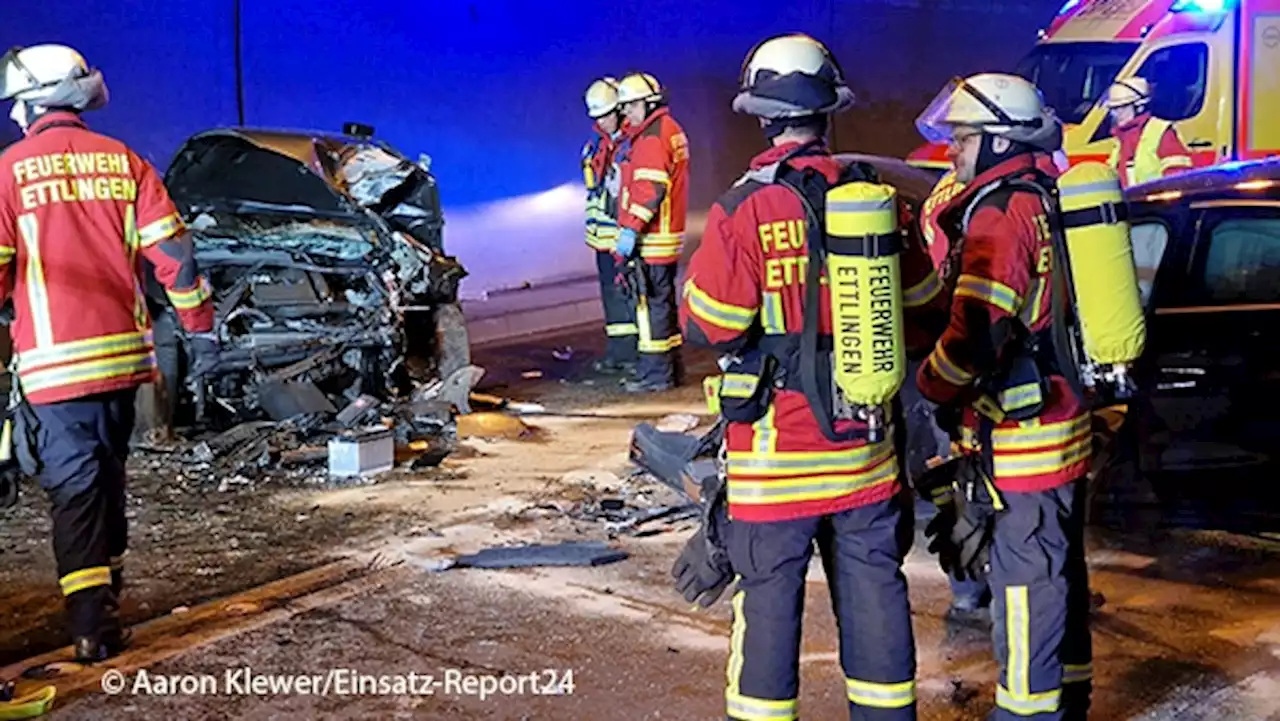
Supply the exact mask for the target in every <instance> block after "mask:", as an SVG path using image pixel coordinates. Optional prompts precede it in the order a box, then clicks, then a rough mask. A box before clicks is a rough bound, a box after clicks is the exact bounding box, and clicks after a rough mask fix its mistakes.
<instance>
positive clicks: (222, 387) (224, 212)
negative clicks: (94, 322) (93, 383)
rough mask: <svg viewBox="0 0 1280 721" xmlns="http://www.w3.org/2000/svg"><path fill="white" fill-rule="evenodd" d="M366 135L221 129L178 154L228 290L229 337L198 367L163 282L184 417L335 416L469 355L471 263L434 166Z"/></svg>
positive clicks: (218, 283) (218, 311)
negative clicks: (465, 287)
mask: <svg viewBox="0 0 1280 721" xmlns="http://www.w3.org/2000/svg"><path fill="white" fill-rule="evenodd" d="M360 141H361V139H358V138H355V139H353V138H346V137H339V138H333V137H328V136H306V135H295V134H280V133H257V132H256V131H211V132H210V133H206V134H202V135H199V136H196V137H194V138H192V139H191V140H189V141H188V143H187V145H186V146H184V150H183V151H182V152H180V153H179V156H178V158H176V159H175V161H174V163H173V165H172V166H171V167H170V171H169V173H168V174H167V175H166V183H167V184H168V185H169V186H170V190H171V193H172V194H173V195H174V198H175V200H176V201H178V202H179V205H180V207H181V208H182V210H183V216H184V220H185V221H186V224H187V227H188V229H189V230H190V231H191V233H192V236H193V239H194V242H195V248H196V259H197V261H198V263H199V266H200V269H201V271H202V273H204V274H205V275H206V276H207V277H208V280H209V282H210V285H211V286H212V288H213V293H214V305H215V321H214V332H215V333H216V334H217V336H218V339H219V342H220V346H221V350H220V354H219V362H218V365H217V367H216V369H215V371H214V372H213V373H212V374H210V375H207V376H205V377H204V378H203V379H202V380H201V381H200V382H192V379H189V378H187V377H186V372H187V368H186V365H187V364H186V358H187V357H189V355H188V354H187V353H186V352H185V350H184V345H185V344H184V342H183V340H184V333H183V331H182V330H181V328H180V327H179V326H178V324H177V322H176V319H175V317H174V315H173V314H172V312H171V311H170V310H168V309H167V308H165V306H167V302H166V301H165V300H164V295H163V292H162V291H161V289H159V288H158V287H154V288H152V289H151V292H149V293H148V295H149V297H150V298H151V300H152V305H153V308H152V315H153V317H156V318H157V328H156V331H157V332H156V336H157V338H156V340H157V356H158V360H159V362H160V366H161V371H162V373H163V374H164V376H165V379H166V388H167V392H168V394H169V395H170V397H171V398H174V399H176V402H172V406H173V407H172V411H173V415H174V418H175V420H176V421H177V422H178V423H179V424H180V425H182V424H185V423H184V421H191V420H195V419H203V420H204V421H206V422H209V423H211V424H212V425H214V426H222V425H227V424H230V423H236V422H242V421H245V420H248V419H256V418H263V417H267V418H272V419H274V420H283V419H284V418H286V417H293V416H295V415H300V414H302V415H305V414H308V413H310V414H317V413H322V414H332V413H335V412H336V411H337V410H340V409H341V408H342V407H343V406H345V405H347V404H349V403H351V402H353V401H355V400H356V399H357V398H359V397H360V396H362V395H365V396H373V397H375V398H378V399H383V400H390V399H394V398H398V397H403V396H405V395H407V394H408V392H409V391H410V390H411V389H412V387H413V384H414V382H415V381H416V382H424V381H429V380H431V379H433V378H437V377H440V376H441V375H446V374H448V373H450V372H452V371H453V370H455V369H457V368H458V367H462V366H465V365H466V364H467V363H469V352H468V348H467V345H468V344H467V339H466V330H465V325H464V324H463V320H462V315H461V310H460V308H459V307H458V305H457V293H458V284H459V282H460V281H461V279H462V278H463V277H464V276H465V275H466V271H465V270H463V268H462V266H461V265H460V264H459V263H458V262H457V261H456V260H455V259H454V258H452V257H451V256H447V255H445V254H444V252H443V249H442V245H443V242H442V234H441V227H442V226H443V219H442V217H441V215H440V210H439V201H438V197H437V193H436V189H435V184H434V179H433V178H432V177H431V175H430V174H429V173H428V172H427V170H426V166H425V163H423V164H414V163H412V162H410V161H408V160H405V159H404V158H403V157H401V156H398V155H395V154H393V153H392V152H391V151H390V150H389V149H387V148H385V147H384V146H379V145H374V144H372V143H364V142H360ZM157 311H159V312H157ZM162 315H164V316H166V317H165V318H164V319H163V320H160V316H162Z"/></svg>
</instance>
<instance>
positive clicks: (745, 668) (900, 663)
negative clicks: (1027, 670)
mask: <svg viewBox="0 0 1280 721" xmlns="http://www.w3.org/2000/svg"><path fill="white" fill-rule="evenodd" d="M902 500H903V499H894V500H890V501H884V502H882V503H876V504H872V505H870V506H866V507H863V508H856V509H853V510H850V511H845V512H843V513H837V514H834V515H831V516H825V517H822V518H807V519H801V520H796V521H785V522H777V523H736V524H734V525H733V527H732V530H731V532H730V534H729V539H728V540H729V558H730V561H731V563H732V564H733V567H734V570H735V571H736V572H737V573H738V576H739V578H738V588H737V591H736V592H735V593H734V596H733V633H732V635H731V637H730V650H729V667H728V678H729V686H728V689H727V690H726V691H725V701H726V707H727V711H728V717H729V718H731V719H760V718H780V719H791V718H795V715H794V714H795V713H796V710H797V701H796V700H797V698H798V696H799V691H800V676H799V662H800V628H801V618H802V617H803V615H804V595H805V576H806V575H807V573H808V570H809V560H810V558H811V557H812V555H813V543H814V541H815V540H816V541H817V543H818V551H819V553H820V554H821V556H822V562H823V566H824V568H825V569H826V573H827V586H828V588H829V589H830V592H831V603H832V606H833V608H834V609H835V615H836V623H837V626H838V628H839V634H840V665H841V667H842V668H843V669H844V675H845V690H846V696H847V697H848V699H849V718H851V719H858V720H862V719H877V720H878V719H914V718H915V717H916V700H915V674H916V651H915V639H914V636H913V634H912V629H911V607H910V604H909V603H908V600H907V579H906V577H905V576H904V575H903V573H902V559H903V558H904V557H905V556H906V553H907V551H908V549H909V548H910V543H911V531H910V528H911V520H912V517H911V514H910V513H909V512H907V511H906V509H905V508H904V506H905V504H904V503H902Z"/></svg>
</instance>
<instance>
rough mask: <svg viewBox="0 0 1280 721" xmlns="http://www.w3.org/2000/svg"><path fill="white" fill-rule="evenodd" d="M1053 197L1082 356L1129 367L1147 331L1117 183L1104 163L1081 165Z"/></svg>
mask: <svg viewBox="0 0 1280 721" xmlns="http://www.w3.org/2000/svg"><path fill="white" fill-rule="evenodd" d="M1058 197H1059V204H1060V206H1061V208H1062V213H1063V228H1064V230H1065V233H1064V234H1065V236H1066V246H1067V257H1068V260H1069V267H1070V269H1071V282H1072V286H1073V289H1074V294H1075V305H1076V315H1077V317H1078V318H1079V319H1080V329H1081V335H1082V336H1083V341H1084V352H1085V356H1087V357H1088V359H1089V360H1091V361H1093V362H1094V363H1097V364H1100V365H1113V364H1122V365H1123V364H1129V363H1132V362H1133V361H1135V360H1137V358H1138V356H1140V355H1142V350H1143V348H1144V346H1145V345H1146V341H1147V326H1146V318H1145V316H1144V314H1143V309H1142V298H1141V295H1140V294H1139V292H1138V271H1137V268H1136V266H1135V265H1134V260H1133V244H1132V243H1131V241H1130V239H1129V223H1128V221H1127V220H1126V219H1125V214H1124V208H1125V205H1124V195H1123V192H1122V191H1121V189H1120V177H1119V176H1118V175H1117V174H1116V172H1115V170H1113V169H1112V168H1111V167H1110V166H1108V165H1105V164H1103V163H1096V162H1088V163H1080V164H1078V165H1074V166H1072V167H1071V169H1069V170H1068V171H1067V172H1065V173H1063V174H1062V176H1061V177H1059V178H1058Z"/></svg>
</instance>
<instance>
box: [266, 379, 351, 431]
mask: <svg viewBox="0 0 1280 721" xmlns="http://www.w3.org/2000/svg"><path fill="white" fill-rule="evenodd" d="M258 404H259V405H260V406H262V410H263V411H265V412H266V414H267V416H269V417H270V418H271V419H272V420H276V421H283V420H286V419H289V418H293V417H294V416H298V415H303V414H311V413H337V412H338V409H337V408H334V407H333V404H332V403H330V402H329V399H328V398H326V397H325V395H324V393H322V392H321V391H320V389H319V388H318V387H317V386H316V384H315V383H311V382H310V381H266V382H264V383H261V384H259V385H258Z"/></svg>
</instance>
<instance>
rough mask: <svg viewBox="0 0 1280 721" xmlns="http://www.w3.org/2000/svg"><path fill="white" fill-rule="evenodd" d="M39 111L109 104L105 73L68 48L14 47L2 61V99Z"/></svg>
mask: <svg viewBox="0 0 1280 721" xmlns="http://www.w3.org/2000/svg"><path fill="white" fill-rule="evenodd" d="M10 99H12V100H17V101H19V102H21V103H25V104H26V105H28V106H33V107H38V108H70V109H72V110H94V109H96V108H100V107H102V106H103V105H105V104H106V103H107V86H106V83H105V82H104V81H103V79H102V73H101V72H99V71H97V70H95V69H92V68H90V67H89V64H88V63H87V62H85V59H84V57H83V56H82V55H80V53H78V52H76V51H75V50H73V49H71V48H69V47H67V46H66V45H52V44H50V45H33V46H32V47H29V48H13V49H12V50H10V51H9V52H7V53H5V55H4V57H3V59H0V100H10Z"/></svg>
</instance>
